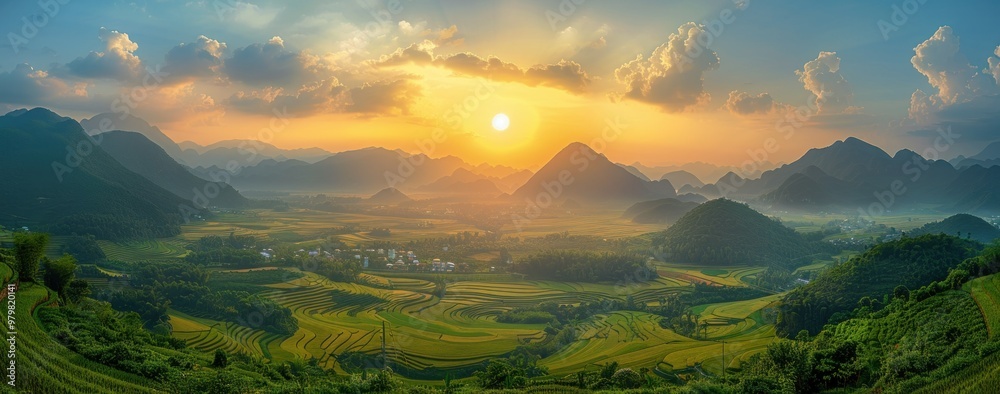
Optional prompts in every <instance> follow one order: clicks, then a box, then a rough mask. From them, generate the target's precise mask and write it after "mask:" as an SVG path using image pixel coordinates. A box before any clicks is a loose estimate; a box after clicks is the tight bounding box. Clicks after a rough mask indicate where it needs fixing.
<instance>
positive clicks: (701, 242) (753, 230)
mask: <svg viewBox="0 0 1000 394" xmlns="http://www.w3.org/2000/svg"><path fill="white" fill-rule="evenodd" d="M653 247H654V248H655V249H656V250H657V254H658V255H660V257H661V258H663V259H664V260H667V261H677V262H684V263H699V264H702V265H714V266H733V265H751V266H775V267H784V268H794V267H797V266H800V265H804V264H807V263H809V262H810V260H803V259H802V258H803V257H805V256H809V255H813V254H816V253H817V252H820V251H822V250H819V247H813V246H810V244H809V243H808V242H807V241H806V240H805V239H804V238H803V237H802V236H801V235H799V234H798V233H796V232H795V230H792V229H790V228H788V227H785V226H783V225H782V224H781V223H779V222H778V221H776V220H774V219H771V218H768V217H766V216H764V215H761V214H760V213H758V212H757V211H754V210H753V209H751V208H750V207H749V206H748V205H746V204H742V203H738V202H735V201H731V200H727V199H718V200H712V201H709V202H706V203H704V204H701V205H699V206H698V207H697V208H694V209H693V210H691V212H688V213H687V214H686V215H684V217H682V218H681V219H680V220H678V221H677V223H675V224H674V225H673V226H671V227H670V228H668V229H667V230H666V231H664V232H663V233H662V235H661V236H658V237H656V238H654V240H653Z"/></svg>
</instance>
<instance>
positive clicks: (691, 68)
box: [615, 22, 719, 112]
mask: <svg viewBox="0 0 1000 394" xmlns="http://www.w3.org/2000/svg"><path fill="white" fill-rule="evenodd" d="M708 34H709V33H708V32H706V31H705V28H704V26H701V25H698V24H696V23H694V22H688V23H685V24H683V25H681V26H680V27H678V28H677V32H676V33H672V34H670V37H669V38H668V39H667V42H666V43H664V44H663V45H660V46H659V47H658V48H656V49H655V50H653V53H652V54H651V55H650V56H649V58H646V59H643V56H642V55H641V54H640V55H638V56H636V58H635V59H633V60H632V61H630V62H628V63H625V64H624V65H622V66H621V67H619V68H618V69H617V70H615V79H616V80H617V81H618V82H619V83H621V84H622V85H624V87H625V92H624V93H622V94H621V97H622V98H627V99H632V100H636V101H641V102H646V103H650V104H655V105H657V106H659V107H660V108H661V109H663V110H664V111H668V112H677V111H683V110H685V109H687V108H689V107H692V106H695V105H700V104H704V103H707V102H708V101H709V100H710V99H711V97H710V96H709V94H708V93H707V92H705V88H704V84H705V72H706V71H710V70H714V69H716V68H718V67H719V55H718V54H717V53H715V51H713V50H711V49H707V48H705V47H704V46H703V45H702V44H700V42H707V38H708V36H707V35H708Z"/></svg>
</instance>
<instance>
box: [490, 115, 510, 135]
mask: <svg viewBox="0 0 1000 394" xmlns="http://www.w3.org/2000/svg"><path fill="white" fill-rule="evenodd" d="M508 127H510V118H508V117H507V114H503V113H499V114H496V115H495V116H493V129H494V130H496V131H504V130H507V128H508Z"/></svg>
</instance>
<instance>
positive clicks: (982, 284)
mask: <svg viewBox="0 0 1000 394" xmlns="http://www.w3.org/2000/svg"><path fill="white" fill-rule="evenodd" d="M963 289H964V290H965V291H968V292H969V293H971V294H972V298H973V299H975V300H976V305H978V306H979V310H980V311H981V312H982V313H983V317H984V318H985V319H986V328H987V329H988V330H989V332H990V339H993V338H996V336H997V334H998V333H1000V275H990V276H984V277H982V278H976V279H973V280H971V281H969V282H968V283H966V284H965V286H964V287H963Z"/></svg>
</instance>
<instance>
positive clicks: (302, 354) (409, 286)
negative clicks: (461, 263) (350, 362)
mask: <svg viewBox="0 0 1000 394" xmlns="http://www.w3.org/2000/svg"><path fill="white" fill-rule="evenodd" d="M661 270H663V271H670V272H680V273H684V274H687V275H690V278H702V277H710V278H715V280H718V281H720V282H724V283H736V281H738V278H739V277H741V276H742V275H746V274H747V272H750V271H752V270H747V269H726V270H725V271H726V272H725V273H718V274H719V276H713V275H706V274H702V273H700V272H699V271H694V270H684V269H681V268H677V267H663V268H662V269H661ZM696 274H698V275H700V276H696ZM685 278H686V277H683V276H679V277H661V278H658V279H657V280H655V281H650V282H643V283H618V284H594V283H574V282H551V281H515V282H509V281H505V282H481V281H461V282H456V283H451V284H449V285H447V287H446V291H445V295H444V297H443V298H442V297H439V294H435V291H434V290H435V288H434V284H433V283H431V282H428V281H425V280H421V279H412V278H397V277H382V276H378V275H372V274H364V280H365V281H366V282H367V283H370V284H373V285H376V286H377V287H370V286H366V285H360V284H354V283H339V282H332V281H329V280H327V279H325V278H323V277H320V276H318V275H316V274H313V273H306V275H305V276H303V277H301V278H298V279H295V280H291V281H288V282H283V283H275V284H271V285H267V287H268V290H266V291H264V292H263V293H262V295H264V296H266V297H268V298H271V299H273V300H275V301H277V302H278V303H280V304H281V305H283V306H286V307H288V308H290V309H291V310H292V312H293V315H294V317H295V318H296V319H297V320H298V323H299V329H298V331H296V332H295V333H294V334H292V335H288V336H278V335H275V334H269V333H266V332H264V331H261V330H252V329H249V328H246V327H243V326H239V325H235V324H232V323H227V322H220V321H215V320H212V319H208V318H204V317H198V316H191V315H189V314H184V313H181V312H179V311H173V310H171V311H170V316H171V325H172V327H173V335H174V336H175V337H177V338H181V339H185V340H187V342H188V344H189V345H190V346H192V347H195V348H197V349H200V350H204V351H214V350H215V349H224V350H226V351H228V352H245V353H250V354H255V355H258V356H261V357H264V358H270V359H273V360H278V361H281V360H289V359H308V358H316V359H318V360H319V362H320V365H322V366H324V367H326V368H332V369H334V370H336V371H338V372H344V371H343V369H342V368H340V366H339V365H338V364H337V362H336V359H335V358H334V356H335V355H338V354H341V353H343V352H345V351H360V352H365V353H369V354H377V353H378V352H380V351H381V340H382V334H381V329H382V324H383V323H385V324H386V327H387V335H386V342H387V355H388V358H389V359H390V362H391V363H392V364H391V365H397V366H399V367H405V368H407V369H411V370H426V369H428V368H432V367H433V368H435V369H438V370H448V369H454V368H462V367H467V366H471V365H474V364H477V363H481V362H483V361H485V360H488V359H490V358H493V357H498V356H502V355H504V354H506V353H508V352H510V351H512V350H514V348H516V347H517V346H519V345H523V344H528V343H532V342H536V341H541V340H543V339H544V338H545V335H546V334H545V333H544V331H543V329H544V327H545V326H544V325H542V324H537V325H532V324H506V323H498V322H497V321H496V316H497V315H498V314H499V313H501V312H504V311H507V310H510V309H512V308H516V307H525V306H532V305H537V304H538V303H540V302H546V301H551V302H556V303H561V304H579V303H581V302H587V301H599V300H601V299H605V298H609V297H610V298H618V299H624V297H625V296H626V295H627V294H631V295H632V296H633V297H634V298H635V300H636V301H638V302H647V303H650V305H656V300H657V299H658V298H660V297H661V296H663V295H666V294H668V293H670V292H683V291H689V290H690V287H691V282H690V281H688V280H686V279H685ZM699 280H700V279H699ZM775 297H776V296H771V297H765V298H762V299H758V300H750V301H744V302H740V303H726V304H716V305H708V306H704V307H702V308H699V311H698V312H697V313H699V314H700V316H701V318H702V319H704V320H706V321H709V322H710V323H709V324H710V326H709V328H708V330H707V338H705V339H692V338H688V337H684V336H681V335H678V334H676V333H674V332H673V331H671V330H668V329H663V328H661V327H660V326H659V323H658V320H659V319H660V318H659V317H658V316H655V315H652V314H648V313H640V312H612V313H608V314H604V315H598V316H596V317H594V318H592V319H589V320H588V321H586V322H583V323H581V324H580V325H579V326H578V327H577V328H578V331H577V333H578V335H577V340H576V341H574V342H573V343H571V344H570V345H568V346H566V347H565V348H563V349H562V350H561V351H559V352H557V353H556V354H554V355H552V356H550V357H548V358H545V359H543V360H541V361H540V363H541V364H542V365H544V366H546V367H548V368H549V371H550V373H552V374H553V375H556V376H558V375H561V374H569V373H573V372H576V371H579V370H585V369H586V370H589V369H592V368H597V365H598V364H603V363H606V362H609V361H618V362H619V363H620V364H622V365H623V366H628V367H635V368H639V367H648V368H657V369H659V370H660V371H663V372H668V373H669V372H678V371H683V370H686V369H689V368H691V367H694V366H695V365H701V367H702V369H703V370H705V371H708V372H709V373H716V372H720V371H721V363H722V358H721V346H722V344H721V343H718V342H715V340H725V341H726V342H727V343H726V364H727V365H728V366H729V367H731V368H735V367H738V366H739V363H740V362H741V361H742V360H745V359H746V357H749V356H750V355H752V354H754V353H756V352H759V351H761V350H762V349H764V347H766V346H767V344H768V343H770V342H771V341H772V340H773V339H774V329H773V326H771V325H769V324H765V323H764V322H763V321H762V319H761V318H760V313H759V310H760V309H763V308H765V307H767V306H768V305H770V304H771V303H772V302H773V301H774V299H775ZM713 363H714V365H713Z"/></svg>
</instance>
